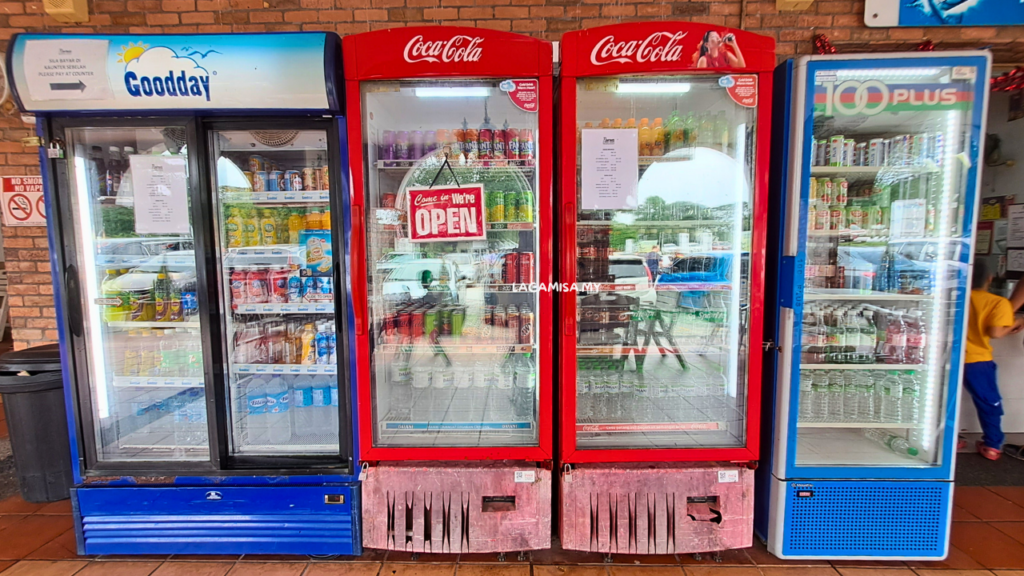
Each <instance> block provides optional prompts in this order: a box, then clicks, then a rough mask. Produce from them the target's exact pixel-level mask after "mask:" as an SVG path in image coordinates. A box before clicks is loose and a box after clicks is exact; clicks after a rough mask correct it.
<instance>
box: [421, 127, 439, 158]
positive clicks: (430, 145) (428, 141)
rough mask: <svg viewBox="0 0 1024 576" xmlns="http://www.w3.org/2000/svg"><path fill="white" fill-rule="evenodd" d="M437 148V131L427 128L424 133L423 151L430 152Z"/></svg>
mask: <svg viewBox="0 0 1024 576" xmlns="http://www.w3.org/2000/svg"><path fill="white" fill-rule="evenodd" d="M434 150H437V131H436V130H427V131H426V132H424V133H423V153H424V154H430V153H431V152H433V151H434Z"/></svg>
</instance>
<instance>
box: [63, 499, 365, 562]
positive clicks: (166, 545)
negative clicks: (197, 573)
mask: <svg viewBox="0 0 1024 576" xmlns="http://www.w3.org/2000/svg"><path fill="white" fill-rule="evenodd" d="M72 501H73V502H74V503H75V506H74V509H75V523H76V526H75V531H76V533H77V534H78V542H79V545H78V546H79V550H78V552H79V553H80V554H342V555H359V554H361V553H362V535H361V534H360V532H361V530H360V516H359V514H360V501H359V485H358V484H354V483H353V484H347V485H334V486H262V487H237V486H221V487H215V488H214V487H204V488H193V487H171V486H161V487H146V488H128V487H117V488H92V487H84V488H76V489H75V490H74V491H73V494H72Z"/></svg>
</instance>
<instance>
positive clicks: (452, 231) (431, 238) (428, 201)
mask: <svg viewBox="0 0 1024 576" xmlns="http://www.w3.org/2000/svg"><path fill="white" fill-rule="evenodd" d="M407 190H408V193H409V204H408V206H409V208H408V210H409V239H410V240H411V241H412V242H459V241H463V240H486V239H487V230H486V226H487V210H486V209H485V205H484V185H483V184H470V185H468V186H447V187H443V188H440V187H439V188H424V187H416V188H408V189H407Z"/></svg>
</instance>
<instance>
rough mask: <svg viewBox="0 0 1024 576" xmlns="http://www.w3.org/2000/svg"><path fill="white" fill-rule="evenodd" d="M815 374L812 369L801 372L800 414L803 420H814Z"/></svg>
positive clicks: (800, 418) (800, 419)
mask: <svg viewBox="0 0 1024 576" xmlns="http://www.w3.org/2000/svg"><path fill="white" fill-rule="evenodd" d="M813 381H814V375H813V374H811V371H810V370H804V371H802V372H800V416H799V421H801V422H813V421H814V404H813V402H814V388H813V385H812V382H813Z"/></svg>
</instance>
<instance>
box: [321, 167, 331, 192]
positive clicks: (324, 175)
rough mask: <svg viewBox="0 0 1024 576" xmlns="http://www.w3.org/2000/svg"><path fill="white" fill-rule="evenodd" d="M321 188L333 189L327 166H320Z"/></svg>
mask: <svg viewBox="0 0 1024 576" xmlns="http://www.w3.org/2000/svg"><path fill="white" fill-rule="evenodd" d="M320 189H321V190H330V189H331V178H330V176H329V175H328V170H327V166H324V167H322V168H320Z"/></svg>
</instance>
